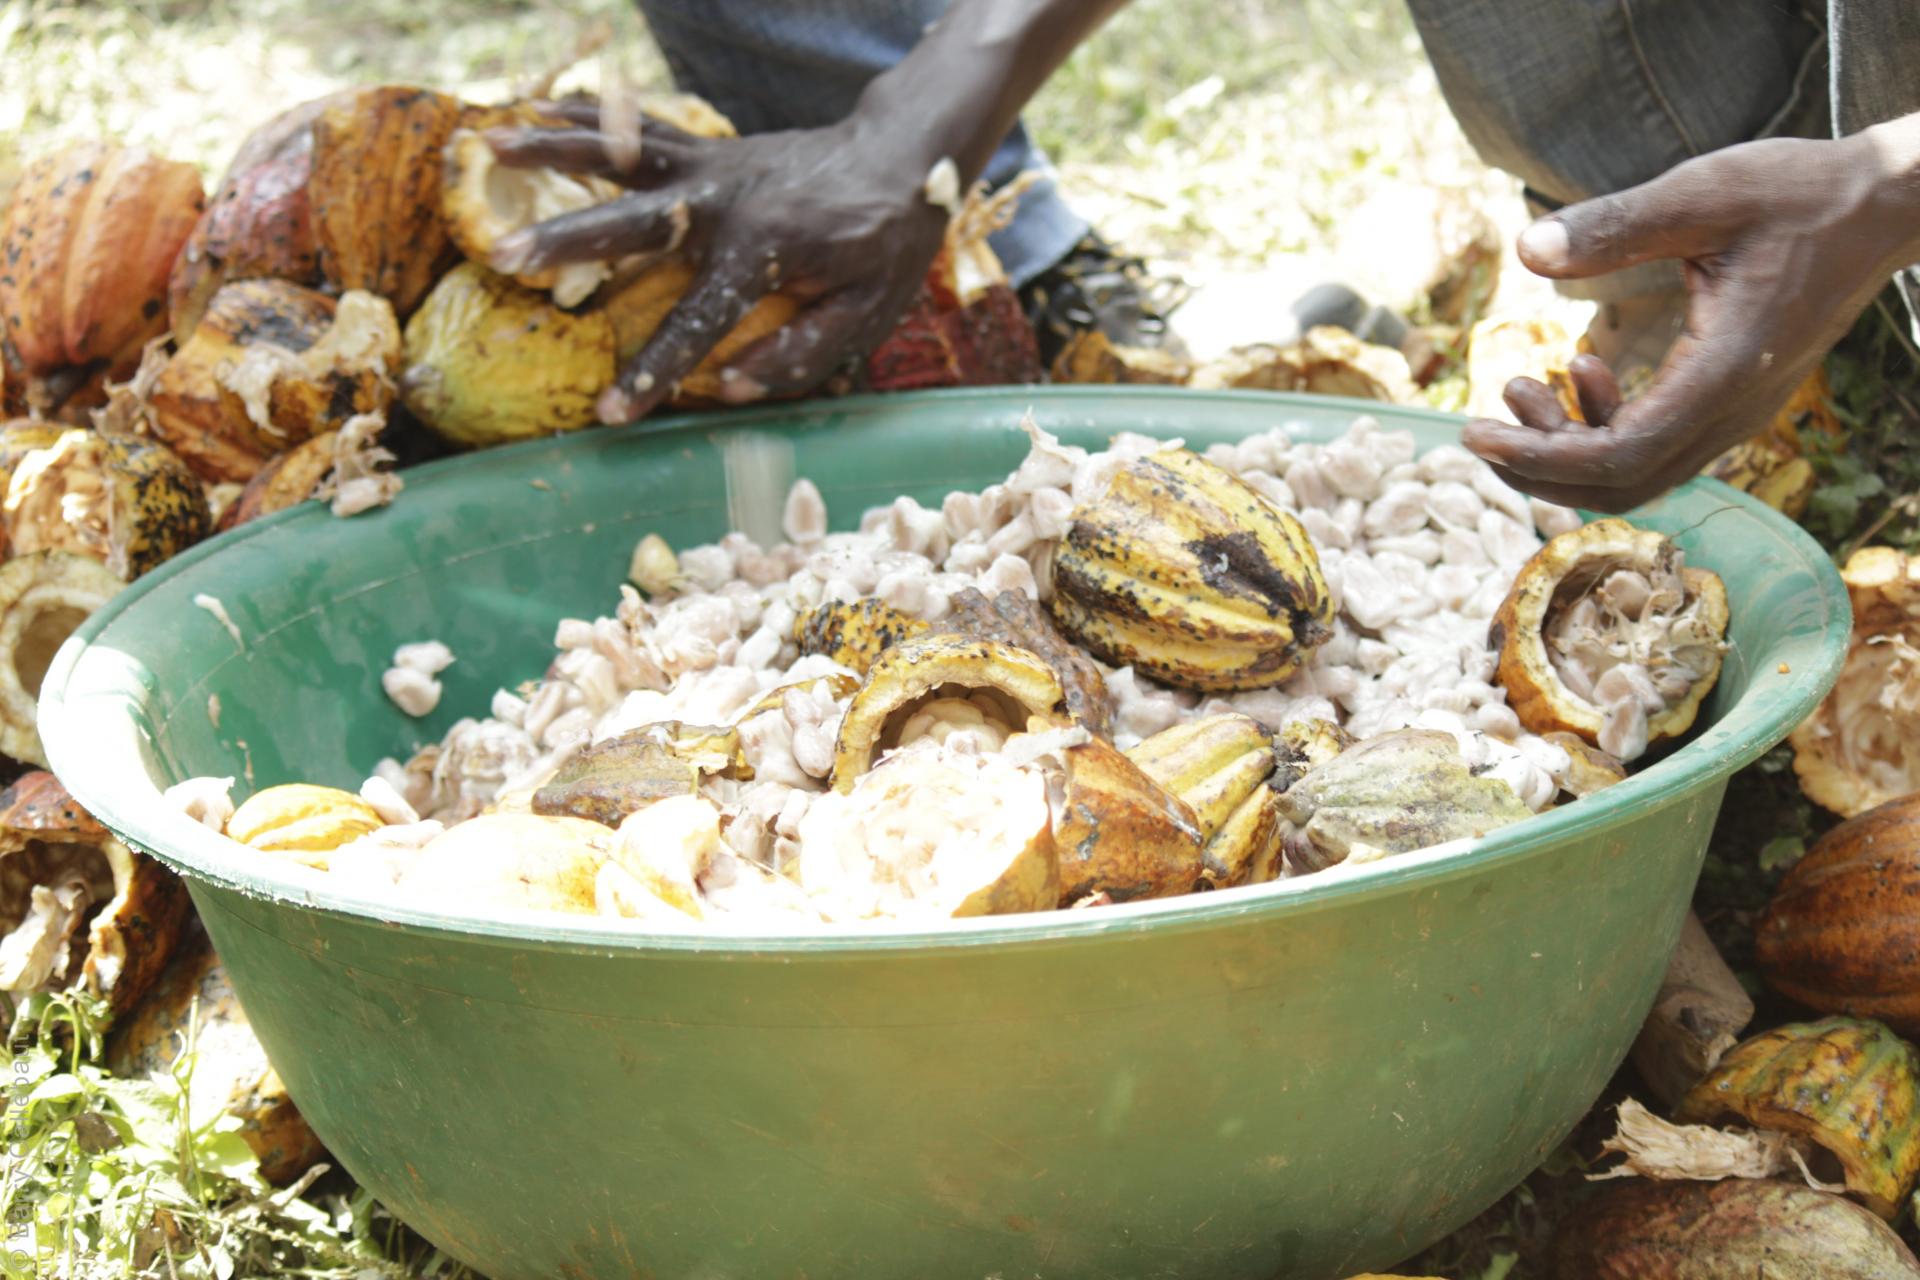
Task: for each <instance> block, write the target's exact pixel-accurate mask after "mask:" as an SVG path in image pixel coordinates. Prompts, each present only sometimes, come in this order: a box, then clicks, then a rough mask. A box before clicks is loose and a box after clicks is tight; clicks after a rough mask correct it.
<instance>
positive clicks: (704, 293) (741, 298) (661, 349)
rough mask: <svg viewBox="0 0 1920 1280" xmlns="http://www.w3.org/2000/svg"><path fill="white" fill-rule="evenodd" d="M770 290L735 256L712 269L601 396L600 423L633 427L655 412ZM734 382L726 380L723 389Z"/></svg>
mask: <svg viewBox="0 0 1920 1280" xmlns="http://www.w3.org/2000/svg"><path fill="white" fill-rule="evenodd" d="M766 289H767V282H766V274H765V272H763V271H760V270H756V269H755V268H754V267H753V266H752V265H751V264H749V263H748V262H746V261H745V260H744V259H741V258H740V257H739V256H737V255H728V256H725V257H722V258H719V259H717V260H716V261H714V262H710V263H708V264H707V266H706V267H704V268H702V270H701V272H700V274H699V275H698V276H696V277H694V280H693V283H692V284H691V285H689V286H688V287H687V292H686V294H685V295H684V296H683V297H682V298H681V299H680V301H679V302H678V303H677V304H675V306H674V308H673V310H672V311H670V312H668V313H667V318H666V319H665V320H663V321H662V322H661V324H660V328H659V329H657V330H656V331H655V332H654V335H653V337H652V339H650V340H649V341H648V343H647V345H646V346H645V347H643V348H641V350H640V353H639V354H638V355H636V356H635V357H634V358H633V359H632V360H629V361H628V362H627V365H626V367H625V368H624V369H622V370H621V371H620V375H619V377H618V378H616V379H615V381H614V384H613V385H612V386H611V387H608V388H607V389H606V390H605V391H604V392H602V393H601V395H600V400H599V402H598V404H597V406H596V408H597V410H598V412H599V414H600V420H601V421H602V422H605V423H609V424H617V423H623V422H633V421H635V420H636V419H639V418H643V417H645V416H646V415H647V414H648V413H650V412H652V411H653V409H654V408H655V407H656V406H658V405H659V404H660V402H661V401H662V400H665V399H666V398H667V397H668V396H669V395H671V394H672V393H673V388H674V385H675V384H676V383H678V382H679V381H680V380H681V379H682V378H684V377H686V376H687V375H688V374H689V373H692V372H693V370H694V367H695V366H696V365H698V364H699V363H700V362H701V361H702V360H704V359H705V358H706V356H707V353H708V352H710V351H712V350H713V348H714V345H715V344H716V343H718V342H719V341H720V339H721V338H723V337H725V336H726V335H727V334H728V333H730V332H732V330H733V327H734V326H735V325H737V324H739V323H740V318H741V317H742V316H744V315H746V314H747V312H748V311H749V310H750V309H752V307H753V304H754V303H756V302H758V301H759V300H760V297H761V295H762V294H763V293H765V292H766ZM731 381H733V380H732V379H725V378H723V384H724V383H726V382H731ZM729 398H731V397H729Z"/></svg>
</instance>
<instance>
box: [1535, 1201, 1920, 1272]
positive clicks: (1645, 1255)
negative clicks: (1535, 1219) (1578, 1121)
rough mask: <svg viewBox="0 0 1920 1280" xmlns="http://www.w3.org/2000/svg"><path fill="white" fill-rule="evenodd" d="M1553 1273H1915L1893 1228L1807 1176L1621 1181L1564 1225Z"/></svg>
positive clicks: (1915, 1263) (1918, 1266) (1916, 1266)
mask: <svg viewBox="0 0 1920 1280" xmlns="http://www.w3.org/2000/svg"><path fill="white" fill-rule="evenodd" d="M1553 1260H1554V1265H1553V1267H1552V1268H1551V1269H1550V1270H1549V1272H1548V1274H1550V1275H1552V1276H1554V1277H1556V1280H1745V1278H1746V1277H1765V1278H1766V1280H1902V1278H1903V1277H1920V1260H1916V1259H1915V1258H1914V1256H1913V1253H1912V1251H1910V1250H1909V1249H1908V1248H1907V1246H1906V1245H1905V1244H1903V1243H1902V1242H1901V1240H1900V1237H1899V1236H1898V1235H1896V1234H1894V1231H1893V1228H1891V1227H1889V1226H1888V1225H1887V1224H1886V1223H1884V1222H1882V1221H1881V1220H1880V1219H1879V1218H1877V1217H1875V1216H1874V1215H1873V1214H1872V1213H1871V1212H1870V1211H1868V1210H1866V1209H1863V1208H1861V1207H1860V1206H1859V1205H1857V1204H1854V1203H1853V1202H1852V1201H1850V1200H1844V1199H1842V1198H1840V1197H1839V1196H1835V1195H1829V1194H1828V1193H1827V1192H1824V1191H1815V1190H1814V1189H1813V1188H1812V1187H1809V1186H1807V1185H1806V1184H1805V1183H1799V1182H1776V1181H1767V1180H1757V1179H1748V1178H1729V1179H1727V1180H1725V1181H1723V1182H1711V1183H1708V1182H1652V1181H1647V1180H1642V1179H1638V1178H1636V1179H1631V1180H1628V1181H1624V1182H1621V1183H1619V1184H1617V1185H1615V1186H1614V1187H1612V1188H1610V1189H1609V1190H1607V1191H1605V1192H1602V1193H1601V1194H1600V1195H1599V1197H1597V1198H1596V1199H1595V1200H1593V1201H1592V1202H1590V1203H1589V1204H1588V1205H1587V1206H1585V1207H1583V1208H1581V1209H1579V1210H1577V1211H1576V1212H1575V1213H1574V1215H1573V1216H1572V1217H1571V1218H1569V1219H1568V1220H1567V1222H1566V1223H1565V1224H1563V1225H1562V1227H1561V1229H1560V1231H1559V1234H1558V1235H1557V1236H1556V1237H1555V1239H1554V1244H1553Z"/></svg>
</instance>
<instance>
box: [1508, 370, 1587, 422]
mask: <svg viewBox="0 0 1920 1280" xmlns="http://www.w3.org/2000/svg"><path fill="white" fill-rule="evenodd" d="M1500 398H1501V399H1502V400H1505V401H1506V402H1507V408H1508V409H1510V410H1512V412H1513V416H1514V417H1516V418H1518V419H1519V420H1520V421H1521V422H1523V423H1526V424H1527V425H1528V426H1530V427H1532V428H1533V429H1535V430H1537V431H1560V430H1564V429H1567V428H1571V427H1579V426H1584V425H1585V424H1584V423H1579V422H1575V421H1574V420H1573V419H1572V418H1570V417H1568V416H1567V410H1566V406H1564V405H1562V404H1561V403H1560V397H1559V395H1558V394H1556V393H1555V392H1554V390H1553V388H1552V387H1549V386H1548V385H1547V384H1546V383H1544V382H1541V381H1539V380H1538V379H1535V378H1515V379H1513V380H1512V381H1510V382H1508V383H1507V385H1506V387H1505V388H1504V389H1503V390H1502V391H1501V393H1500Z"/></svg>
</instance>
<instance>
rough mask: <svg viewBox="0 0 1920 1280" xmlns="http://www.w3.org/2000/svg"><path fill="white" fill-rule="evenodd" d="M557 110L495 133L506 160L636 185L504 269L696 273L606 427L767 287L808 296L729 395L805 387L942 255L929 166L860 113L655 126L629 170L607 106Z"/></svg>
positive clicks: (520, 252) (512, 240) (866, 345)
mask: <svg viewBox="0 0 1920 1280" xmlns="http://www.w3.org/2000/svg"><path fill="white" fill-rule="evenodd" d="M545 110H548V111H551V112H555V113H558V114H559V115H561V116H562V117H564V118H565V119H566V120H568V121H569V124H567V125H566V126H562V127H548V128H513V129H501V130H495V131H492V132H490V133H489V134H488V141H489V143H490V144H491V145H492V146H493V149H494V153H495V154H496V155H497V156H498V157H499V159H500V161H501V163H502V164H506V165H512V166H519V167H532V166H541V167H548V168H553V169H559V170H563V171H565V172H568V173H594V174H598V175H600V176H602V177H605V178H608V179H611V180H612V181H614V182H617V183H619V184H620V185H622V186H624V187H626V188H628V191H627V193H626V194H624V195H622V196H620V197H619V198H618V199H615V200H613V201H611V202H609V203H607V204H604V205H600V206H598V207H596V208H592V209H585V210H581V211H580V212H577V213H570V214H565V215H562V216H560V217H556V218H552V219H549V220H548V221H546V222H542V223H539V224H538V225H536V226H533V227H529V228H527V229H526V230H524V231H521V232H517V233H515V234H513V235H511V236H507V237H503V238H502V240H501V241H500V243H499V244H498V245H497V246H496V249H495V253H494V261H493V265H494V267H495V268H496V269H498V270H501V271H505V272H521V271H534V270H540V269H543V268H545V267H549V266H553V265H556V264H559V263H566V262H584V261H605V260H609V259H613V258H618V257H622V256H624V255H627V254H635V253H648V252H656V251H665V250H672V251H674V252H675V253H676V254H678V256H679V257H681V258H682V259H684V260H685V261H686V262H687V263H688V264H689V265H690V266H692V267H693V269H694V272H695V274H694V279H693V282H692V284H690V285H689V286H688V288H687V292H686V294H685V295H684V296H683V297H682V298H681V299H680V301H679V303H678V304H677V305H676V306H675V307H674V309H673V311H672V312H671V313H670V314H669V315H668V316H667V318H666V319H665V320H664V321H663V322H662V323H661V325H660V328H659V330H658V331H657V332H655V334H654V335H653V338H652V339H651V340H650V341H649V342H648V343H647V345H646V346H645V347H644V348H643V349H642V350H641V351H640V352H639V353H638V354H637V355H635V356H634V357H633V359H631V360H630V361H628V362H627V364H626V366H625V367H624V368H623V369H621V370H620V372H619V374H618V375H617V377H616V378H615V381H614V384H613V386H611V387H609V388H608V389H607V390H606V391H605V392H604V393H603V394H602V395H601V397H600V401H599V405H598V410H599V415H600V418H601V420H602V421H603V422H608V423H621V422H631V421H633V420H635V419H637V418H640V417H643V416H644V415H645V414H647V413H648V412H649V411H651V410H652V409H653V408H654V407H655V406H656V405H658V404H659V403H660V402H661V401H662V400H664V399H666V398H667V396H668V395H670V394H671V393H672V390H673V387H674V384H675V383H677V382H679V381H680V379H682V378H684V377H685V376H686V375H687V374H688V373H690V372H691V371H692V370H693V368H694V366H696V365H698V364H699V363H700V361H701V360H702V359H704V358H705V357H706V356H707V354H708V353H709V352H710V351H712V350H713V348H714V346H715V344H716V343H718V342H719V341H720V340H721V339H722V338H723V337H725V336H726V334H727V333H728V332H729V331H730V330H732V328H733V327H734V325H735V324H737V323H738V322H739V320H740V319H741V317H743V316H744V315H746V313H747V312H748V311H749V310H751V309H752V307H753V305H754V303H756V302H758V301H759V300H760V298H761V297H763V296H764V295H766V294H768V293H771V292H773V291H774V290H776V289H779V290H783V291H784V292H786V293H787V294H788V295H789V296H791V297H794V298H795V299H796V300H798V301H800V302H801V304H802V309H801V310H800V312H799V313H798V314H797V315H795V316H794V318H793V319H792V320H790V321H788V322H787V323H786V324H785V325H784V326H782V327H781V328H780V329H779V330H778V331H777V332H775V333H772V334H769V335H768V336H767V337H765V338H762V339H760V340H759V341H758V342H755V343H753V344H752V345H751V346H749V347H747V348H745V349H744V350H742V351H740V352H739V353H738V354H736V355H735V356H734V357H733V358H732V360H731V361H730V362H729V365H728V367H727V368H725V369H723V370H721V373H720V379H721V388H722V395H723V397H724V398H725V399H727V400H729V401H731V402H734V403H746V402H749V401H753V400H758V399H760V398H761V397H763V396H766V395H771V394H778V393H786V392H796V391H804V390H806V389H808V388H810V387H812V386H814V385H815V384H817V383H819V382H821V381H823V380H825V379H826V378H827V377H828V376H829V375H830V374H831V373H832V372H833V371H834V369H835V368H837V367H838V366H839V365H840V363H841V362H842V361H843V360H845V359H846V358H847V357H848V356H853V355H859V354H864V353H865V352H867V351H869V350H871V349H872V348H873V347H875V346H877V345H878V344H879V342H880V341H881V339H883V338H884V337H886V335H887V333H888V331H889V330H890V329H891V327H892V326H893V324H894V322H895V321H896V320H898V319H899V317H900V315H901V313H902V312H904V311H905V310H906V308H907V306H908V304H909V303H911V302H912V301H913V298H914V296H915V294H916V293H917V292H918V291H919V289H920V285H921V282H922V280H923V279H924V278H925V276H926V272H927V267H928V264H929V263H931V262H932V261H933V257H934V255H935V253H936V252H938V250H939V248H940V243H941V238H942V235H943V233H944V231H945V228H946V224H947V212H946V210H945V209H943V208H941V207H939V206H936V205H934V204H932V203H930V202H929V201H928V199H927V197H926V195H925V183H926V176H927V171H928V168H929V166H928V164H927V163H926V162H925V160H924V158H922V157H917V156H915V155H913V154H911V153H910V152H909V151H908V149H907V147H908V140H909V139H910V138H911V136H912V135H910V134H908V133H906V132H904V131H902V132H901V133H900V134H899V135H898V136H897V137H896V140H895V141H894V143H893V144H892V145H889V141H888V131H884V130H880V129H877V128H874V127H873V126H872V125H870V124H869V123H868V122H866V121H865V120H864V119H863V117H861V116H859V115H856V116H854V117H851V118H850V119H848V120H847V121H845V122H843V123H841V124H838V125H834V126H830V127H828V128H824V129H810V130H804V131H794V132H786V133H771V134H760V135H755V136H751V137H745V138H697V137H694V136H692V135H690V134H686V133H683V132H681V131H680V130H678V129H675V128H673V127H672V126H670V125H667V124H664V123H661V122H659V121H655V120H651V119H649V120H647V121H646V122H645V126H644V128H645V132H644V136H643V138H642V142H641V146H640V149H639V154H638V156H637V158H635V159H632V160H631V161H629V162H627V163H624V164H622V163H616V162H615V161H614V160H613V159H611V158H610V157H612V156H613V155H616V154H620V150H619V148H618V146H617V144H616V145H615V146H613V147H610V146H609V143H610V142H612V141H613V140H612V139H610V138H609V137H608V136H607V135H604V134H602V133H601V132H600V117H599V108H598V106H596V105H595V104H592V103H584V104H582V103H566V104H556V105H554V106H552V107H548V108H545Z"/></svg>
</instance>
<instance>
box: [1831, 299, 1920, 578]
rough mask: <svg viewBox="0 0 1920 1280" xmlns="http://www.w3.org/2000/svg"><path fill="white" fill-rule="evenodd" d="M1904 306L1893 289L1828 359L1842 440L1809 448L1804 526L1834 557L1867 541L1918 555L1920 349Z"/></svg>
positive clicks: (1863, 316) (1862, 317) (1865, 314)
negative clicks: (1813, 484)
mask: <svg viewBox="0 0 1920 1280" xmlns="http://www.w3.org/2000/svg"><path fill="white" fill-rule="evenodd" d="M1908 324H1909V321H1908V316H1907V311H1906V307H1905V306H1904V305H1903V304H1902V303H1901V302H1900V301H1899V298H1898V295H1897V294H1894V293H1892V291H1889V293H1888V294H1887V295H1886V296H1883V297H1882V298H1881V299H1880V300H1879V301H1877V302H1876V303H1875V304H1874V305H1873V306H1871V307H1869V308H1867V310H1866V312H1865V313H1864V314H1863V315H1862V316H1861V317H1860V319H1859V321H1858V322H1857V323H1856V324H1855V325H1854V327H1853V330H1852V332H1851V333H1849V334H1848V335H1847V337H1846V338H1845V339H1843V340H1842V342H1841V343H1840V345H1839V347H1838V349H1836V350H1835V351H1834V353H1833V354H1832V355H1831V356H1830V357H1829V358H1828V360H1827V377H1828V380H1829V381H1830V382H1831V383H1832V385H1833V407H1834V412H1835V414H1836V415H1838V417H1839V418H1840V420H1841V422H1842V423H1843V424H1844V425H1845V427H1846V433H1845V436H1844V438H1842V439H1838V440H1830V439H1825V438H1821V437H1819V436H1813V437H1811V438H1809V439H1808V440H1807V441H1806V442H1805V444H1806V447H1807V457H1808V459H1809V461H1811V462H1812V463H1813V466H1814V473H1815V475H1816V477H1817V478H1818V487H1817V488H1816V489H1815V490H1814V492H1813V497H1812V500H1811V501H1810V502H1809V504H1808V507H1807V515H1806V520H1805V524H1806V526H1807V529H1808V531H1809V532H1811V533H1812V534H1813V535H1814V537H1816V538H1818V539H1820V542H1821V544H1822V545H1823V546H1825V547H1827V548H1828V549H1829V550H1831V551H1832V552H1833V553H1834V555H1835V557H1836V558H1841V559H1844V558H1845V556H1846V555H1847V553H1848V552H1850V551H1852V550H1853V549H1854V548H1856V547H1860V546H1864V545H1866V544H1867V543H1869V542H1884V543H1887V544H1889V545H1892V546H1895V547H1899V548H1900V549H1901V550H1903V551H1913V550H1916V549H1920V406H1916V403H1915V399H1914V394H1913V390H1912V389H1913V385H1914V375H1915V371H1916V369H1920V351H1916V350H1915V348H1914V346H1913V341H1912V339H1911V337H1910V336H1909V334H1908Z"/></svg>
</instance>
